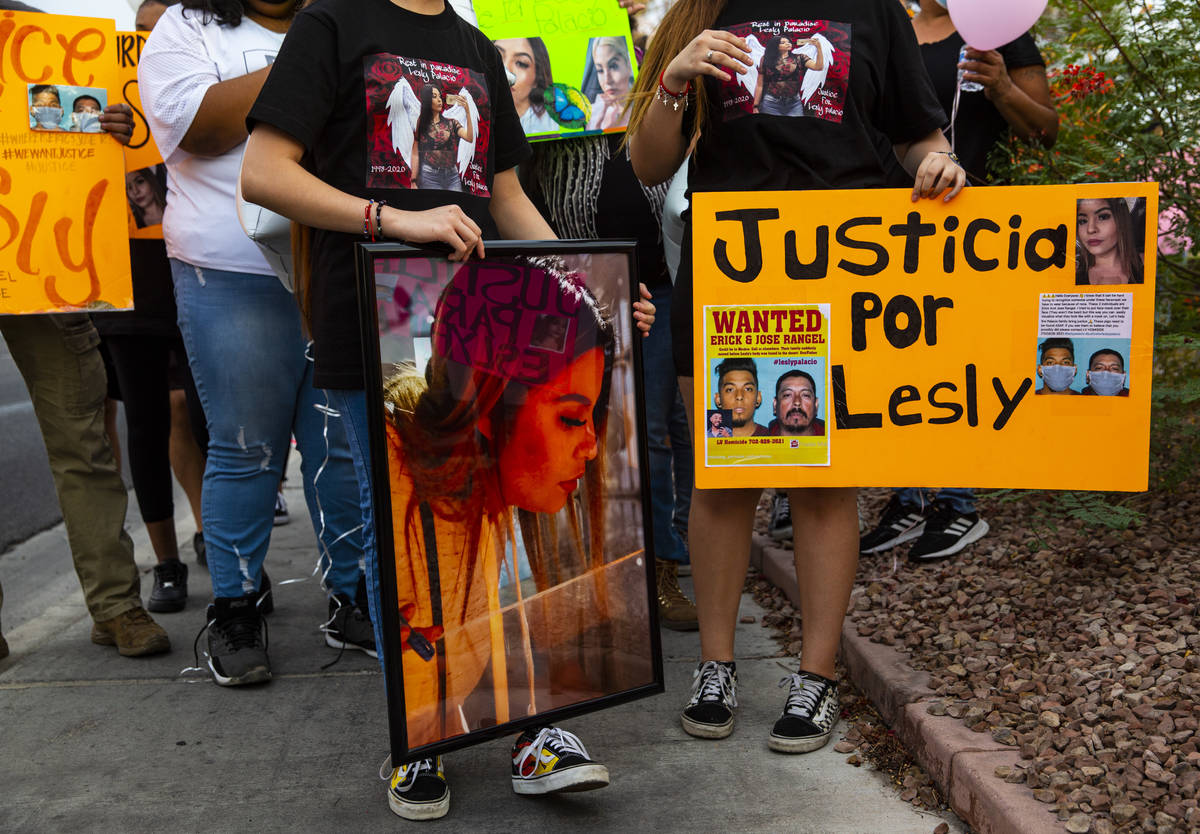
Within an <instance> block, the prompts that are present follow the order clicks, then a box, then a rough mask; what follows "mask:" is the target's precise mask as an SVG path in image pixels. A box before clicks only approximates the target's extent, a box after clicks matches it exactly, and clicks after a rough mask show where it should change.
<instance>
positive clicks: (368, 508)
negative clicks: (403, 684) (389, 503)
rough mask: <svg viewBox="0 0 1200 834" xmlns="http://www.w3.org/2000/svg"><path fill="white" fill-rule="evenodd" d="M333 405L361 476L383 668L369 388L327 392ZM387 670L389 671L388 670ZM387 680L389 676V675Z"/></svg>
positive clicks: (366, 553) (366, 557)
mask: <svg viewBox="0 0 1200 834" xmlns="http://www.w3.org/2000/svg"><path fill="white" fill-rule="evenodd" d="M325 393H326V394H327V395H328V396H329V401H330V404H331V405H332V406H333V407H334V408H335V409H337V411H338V412H339V413H340V414H341V415H342V423H343V424H344V425H345V427H346V439H347V441H349V443H350V456H351V457H352V458H353V459H354V473H355V476H356V477H357V478H358V504H359V513H360V515H359V518H360V521H361V522H362V548H363V561H364V563H365V564H366V569H367V605H368V607H369V609H370V612H371V624H372V625H373V626H374V627H375V645H376V646H378V647H379V667H380V668H381V669H383V668H384V667H383V627H382V625H381V619H382V618H381V616H380V606H381V605H382V604H383V596H382V594H381V593H380V590H379V549H378V547H377V545H376V542H377V541H378V540H377V539H376V538H375V500H374V496H373V495H372V493H371V442H370V434H369V433H368V429H367V393H366V392H365V391H335V390H328V391H326V392H325ZM384 671H385V672H386V670H384ZM384 679H385V681H386V676H385V678H384Z"/></svg>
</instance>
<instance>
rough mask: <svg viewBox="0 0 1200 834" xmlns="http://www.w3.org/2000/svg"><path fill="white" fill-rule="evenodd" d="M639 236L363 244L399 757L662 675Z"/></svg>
mask: <svg viewBox="0 0 1200 834" xmlns="http://www.w3.org/2000/svg"><path fill="white" fill-rule="evenodd" d="M632 254H633V247H632V244H618V243H596V242H580V243H571V242H556V243H546V244H504V243H493V244H489V245H488V250H487V257H486V258H484V259H472V260H470V261H467V262H466V263H451V262H450V261H448V260H446V259H445V257H444V256H442V255H440V254H433V253H430V252H428V251H423V250H416V249H411V248H409V247H405V246H402V245H398V244H397V245H391V244H387V245H384V244H378V245H370V246H364V247H362V248H361V250H360V258H359V262H360V269H359V271H360V276H359V281H360V299H361V300H362V302H363V310H362V312H363V321H364V322H365V324H364V331H365V332H364V335H363V338H364V350H365V351H366V352H365V354H364V355H365V356H366V357H367V373H368V379H367V388H368V398H369V399H368V405H369V408H370V409H371V415H370V416H371V421H372V425H371V433H372V434H371V448H372V458H373V460H372V468H373V472H372V477H373V482H374V484H375V493H376V496H377V504H376V514H377V515H376V518H377V536H378V541H379V554H380V556H379V558H380V565H381V568H380V570H381V577H380V580H381V586H382V595H383V600H384V604H383V612H382V616H381V625H382V627H383V632H384V641H383V651H384V657H385V666H386V670H387V675H388V680H387V692H388V696H389V704H388V709H389V722H390V725H391V731H392V754H393V756H394V757H398V758H397V760H401V761H403V760H405V758H406V757H407V758H411V757H412V753H413V751H419V755H429V754H430V753H433V752H442V751H445V750H450V749H454V748H456V747H463V746H467V745H470V744H474V743H477V742H479V741H483V740H485V739H488V738H492V737H495V736H497V735H502V734H507V733H511V732H513V731H515V730H519V729H520V728H522V727H526V726H534V725H537V724H539V723H541V724H544V723H550V721H551V718H553V719H554V720H558V719H559V718H562V717H567V716H569V715H573V714H579V713H582V712H587V711H591V710H595V709H599V708H602V707H605V706H609V705H612V704H616V703H620V702H623V701H626V700H630V699H632V698H636V697H641V696H643V695H647V694H652V693H654V692H658V691H661V686H662V673H661V656H660V650H659V645H658V636H657V629H656V626H655V621H654V620H655V612H656V609H655V607H654V603H653V602H652V600H653V599H654V596H653V588H654V585H653V574H652V572H651V569H652V565H651V564H650V562H649V559H648V555H647V550H646V548H647V545H646V542H647V535H648V532H647V531H646V529H645V525H646V523H647V522H646V519H647V516H648V512H647V504H646V501H647V500H648V499H647V498H646V495H647V493H646V488H645V481H646V477H647V476H646V472H645V470H644V468H643V465H642V460H643V458H644V454H645V453H644V448H643V447H644V440H643V437H642V431H641V425H642V421H641V418H640V417H639V402H640V399H641V392H640V383H639V380H640V370H639V368H640V359H641V357H640V342H639V340H637V339H636V338H634V335H633V334H634V333H635V332H636V331H635V330H634V328H633V319H632V304H633V300H634V292H635V291H636V280H635V279H634V277H633V272H632V269H633V267H632V264H633V261H632Z"/></svg>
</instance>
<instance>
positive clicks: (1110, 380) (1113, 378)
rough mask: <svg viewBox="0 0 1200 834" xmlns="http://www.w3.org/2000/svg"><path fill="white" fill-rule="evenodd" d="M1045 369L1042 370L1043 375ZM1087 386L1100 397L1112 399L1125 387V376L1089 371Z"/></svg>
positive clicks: (1111, 372)
mask: <svg viewBox="0 0 1200 834" xmlns="http://www.w3.org/2000/svg"><path fill="white" fill-rule="evenodd" d="M1045 371H1046V369H1045V368H1042V372H1043V373H1045ZM1088 385H1090V386H1092V390H1093V391H1095V392H1096V393H1097V394H1099V395H1100V396H1102V397H1114V396H1116V395H1117V394H1119V393H1121V389H1123V388H1124V387H1125V374H1119V373H1117V372H1116V371H1089V372H1088Z"/></svg>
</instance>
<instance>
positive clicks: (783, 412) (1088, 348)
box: [692, 183, 1158, 491]
mask: <svg viewBox="0 0 1200 834" xmlns="http://www.w3.org/2000/svg"><path fill="white" fill-rule="evenodd" d="M1157 214H1158V189H1157V186H1156V185H1155V184H1154V183H1096V184H1088V185H1062V186H1023V187H994V188H968V189H966V190H964V191H963V192H962V193H961V194H960V195H959V196H958V197H957V198H956V199H955V200H953V201H951V202H950V203H944V202H943V201H941V200H921V201H920V202H916V203H914V202H913V201H912V198H911V191H910V190H907V189H886V190H884V189H880V190H857V191H820V192H782V191H762V192H737V193H728V192H725V193H701V194H694V195H693V198H692V222H693V246H694V249H693V262H694V281H695V294H694V298H693V321H694V323H695V326H694V348H693V357H694V373H695V400H694V407H695V414H696V415H697V419H696V421H695V444H696V445H695V448H696V450H697V454H696V484H697V485H698V486H699V487H701V488H709V489H711V488H720V487H738V486H744V487H750V486H779V487H799V486H879V487H893V486H894V487H903V486H928V487H993V488H998V487H1013V488H1043V489H1099V490H1131V491H1132V490H1144V489H1145V488H1146V485H1147V477H1148V460H1149V443H1150V383H1151V377H1152V352H1153V341H1154V267H1155V262H1154V253H1155V251H1156V232H1157ZM818 319H820V321H818ZM800 371H804V372H805V373H800ZM806 375H807V377H808V378H807V379H805V378H804V377H805V376H806ZM722 412H723V413H722ZM714 413H722V422H723V421H724V419H725V417H726V416H728V417H729V418H731V423H732V425H731V426H730V435H729V436H711V435H712V433H713V432H712V424H713V422H715V419H714V418H713V416H712V415H713V414H714ZM781 439H782V440H784V441H785V442H783V443H780V442H779V441H780V440H781ZM813 449H823V450H824V453H825V455H824V457H822V456H821V455H820V454H817V453H815V452H814V451H813Z"/></svg>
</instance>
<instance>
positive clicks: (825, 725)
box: [767, 672, 842, 753]
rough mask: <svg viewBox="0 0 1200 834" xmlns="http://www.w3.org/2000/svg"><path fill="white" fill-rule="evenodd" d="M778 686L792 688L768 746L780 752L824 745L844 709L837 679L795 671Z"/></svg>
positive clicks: (806, 751)
mask: <svg viewBox="0 0 1200 834" xmlns="http://www.w3.org/2000/svg"><path fill="white" fill-rule="evenodd" d="M779 685H780V686H785V685H787V686H789V687H790V688H789V690H788V697H787V703H786V704H785V705H784V707H783V715H782V716H780V717H779V720H778V721H776V722H775V726H774V727H772V728H771V737H770V738H768V739H767V746H768V747H770V748H771V749H772V750H774V751H776V752H778V753H808V752H810V751H812V750H817V749H818V748H821V747H824V746H825V742H827V741H829V736H830V735H831V734H832V733H833V726H834V725H835V724H837V721H838V717H839V716H840V715H841V712H842V704H841V701H840V700H839V699H838V687H837V682H836V681H831V680H830V679H829V678H823V677H821V676H820V675H818V674H815V673H813V672H793V673H792V674H790V675H788V676H787V677H785V678H784V679H783V680H781V681H780V682H779Z"/></svg>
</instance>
